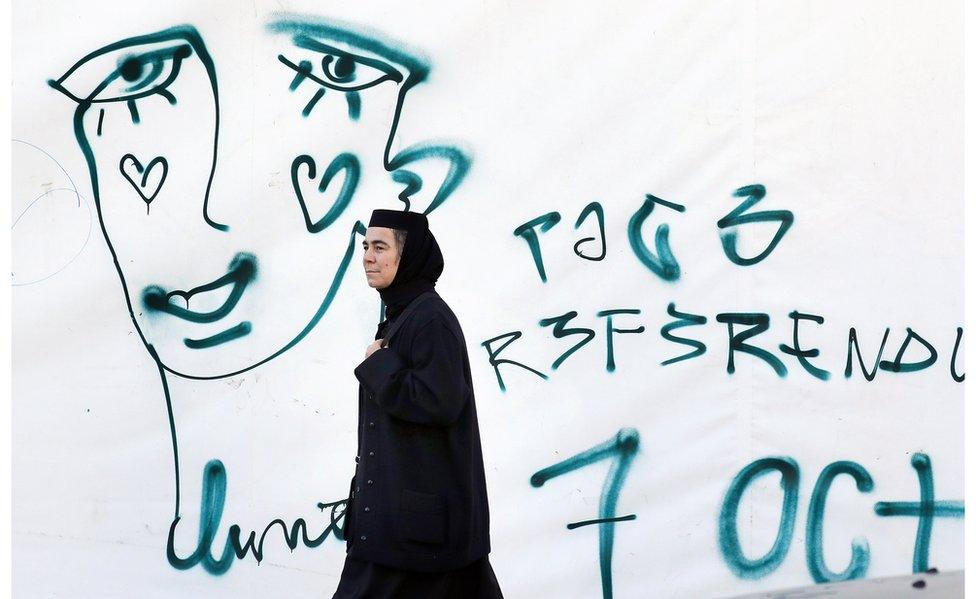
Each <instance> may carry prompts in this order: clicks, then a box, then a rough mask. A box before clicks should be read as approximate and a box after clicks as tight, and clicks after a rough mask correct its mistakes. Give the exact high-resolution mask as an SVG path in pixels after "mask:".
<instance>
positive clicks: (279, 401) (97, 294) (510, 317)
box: [11, 0, 965, 598]
mask: <svg viewBox="0 0 976 599" xmlns="http://www.w3.org/2000/svg"><path fill="white" fill-rule="evenodd" d="M13 33H14V39H13V50H14V60H13V66H14V80H13V94H14V104H13V110H14V113H13V137H14V140H13V142H12V144H13V160H14V163H13V175H14V176H13V199H12V206H11V215H12V225H13V228H12V239H13V272H12V278H11V280H12V284H13V285H14V286H15V287H14V289H13V373H14V380H13V391H14V394H13V423H14V438H13V457H14V462H13V467H14V488H13V509H14V519H13V543H14V571H13V575H14V591H15V594H16V596H18V597H99V598H114V597H133V596H139V597H147V598H156V597H203V596H206V597H213V598H217V597H242V596H247V597H287V596H303V597H306V596H307V597H313V596H314V597H331V594H332V592H333V590H334V589H335V586H336V583H337V581H338V576H339V573H340V570H341V567H342V561H343V558H344V545H343V543H342V542H340V541H339V540H338V539H337V538H336V537H335V535H334V534H332V532H329V534H327V535H326V536H325V537H324V540H322V542H321V544H318V545H317V546H315V547H309V546H307V545H309V544H311V545H315V541H316V540H318V537H319V536H320V535H322V534H323V533H324V532H325V531H329V528H328V527H329V526H330V523H333V520H335V519H336V518H335V516H337V515H338V514H339V513H341V507H342V506H341V504H337V505H335V507H336V508H337V511H333V509H332V507H330V506H326V507H325V508H324V509H320V508H319V507H318V506H317V504H318V503H323V504H335V502H339V501H341V500H343V499H344V498H345V495H346V492H347V490H348V481H349V477H350V476H351V475H352V472H353V468H354V463H353V457H354V455H355V451H356V446H355V445H356V424H357V423H356V389H357V383H356V380H355V378H354V376H353V374H352V371H353V368H354V367H355V366H356V365H357V364H358V363H359V361H360V360H361V357H362V355H363V352H364V351H365V348H366V346H367V345H368V344H369V343H370V341H371V340H372V337H373V333H374V332H375V326H376V323H377V321H378V317H379V314H380V302H379V299H378V297H377V294H376V293H375V291H373V290H371V289H369V288H368V287H367V286H366V284H365V280H364V277H363V273H362V267H361V264H360V250H359V248H358V244H359V242H360V241H361V239H362V232H361V231H362V230H361V229H360V228H358V227H357V222H358V223H364V222H366V221H367V219H368V217H369V213H370V211H371V210H372V209H373V208H377V207H387V208H398V207H399V208H403V207H404V203H403V201H402V200H401V199H399V198H400V197H403V198H407V199H409V202H410V207H411V208H412V209H414V210H430V214H429V218H430V222H431V228H432V230H433V231H434V233H435V235H436V236H437V239H438V241H439V243H440V246H441V248H442V250H443V252H444V255H445V261H446V268H445V271H444V274H443V276H442V278H441V280H440V281H439V282H438V285H437V289H438V291H439V292H440V293H441V295H442V296H443V297H444V298H445V299H446V300H447V302H448V303H449V304H450V305H451V307H452V308H453V309H454V311H455V313H456V314H457V315H458V318H459V320H460V322H461V323H462V326H463V327H464V332H465V336H466V341H467V349H468V352H469V355H470V358H471V366H472V372H473V377H474V379H475V389H476V397H477V407H478V414H479V420H480V426H481V435H482V442H483V447H484V455H485V466H486V472H487V483H488V490H489V495H490V501H491V533H492V553H491V561H492V563H493V565H494V568H495V571H496V574H497V576H498V579H499V581H500V584H501V586H502V589H503V591H504V592H505V596H506V597H513V598H519V597H524V598H536V597H601V596H604V597H608V596H609V595H610V591H611V587H612V595H613V596H614V597H618V598H640V597H708V596H725V595H736V594H747V593H754V592H761V591H768V590H772V589H779V588H786V587H797V586H803V585H807V584H811V583H814V582H818V581H824V580H831V579H833V578H845V577H866V578H877V577H886V576H895V575H908V574H911V573H912V572H913V570H924V569H927V568H930V567H937V568H938V569H940V570H942V571H946V570H955V569H960V568H962V566H963V521H962V519H961V512H962V510H963V502H962V500H963V420H962V415H963V384H962V383H960V382H957V380H956V378H960V377H961V375H962V374H963V373H964V372H965V367H964V356H963V352H962V348H961V345H960V349H959V352H958V354H959V355H954V354H955V353H956V352H954V347H955V346H956V345H957V341H958V339H959V337H960V335H962V334H963V333H962V331H961V329H959V327H962V325H963V273H964V270H963V259H962V248H963V224H962V216H963V188H962V159H963V140H962V135H963V134H962V123H963V93H962V41H963V36H962V3H961V2H931V3H918V2H890V1H883V2H882V1H877V2H850V1H843V2H841V1H827V2H801V1H787V2H782V1H751V2H744V1H743V2H652V1H640V2H636V1H635V2H627V3H623V2H621V3H613V4H610V3H598V2H555V1H550V2H532V3H511V2H501V1H496V2H484V3H476V2H464V3H462V2H409V3H405V2H397V3H393V2H390V3H349V2H333V1H316V2H311V1H289V2H269V1H265V0H256V1H253V2H246V3H245V2H233V1H220V2H218V1H210V2H184V1H171V2H115V1H109V0H106V1H104V2H94V3H93V2H89V3H73V2H66V1H65V2H53V1H49V0H35V1H31V2H27V1H18V2H16V3H15V7H14V22H13ZM329 56H331V58H326V57H329ZM303 65H306V66H303ZM296 68H297V70H296ZM426 71H429V72H427V73H426V76H425V77H422V76H421V75H423V74H425V72H426ZM50 81H53V82H54V83H53V85H52V84H51V83H49V82H50ZM321 90H324V93H320V91H321ZM218 117H219V127H217V118H218ZM215 140H216V141H215ZM387 144H389V147H387ZM330 166H331V169H330ZM418 183H420V188H419V190H417V189H416V187H417V184H418ZM737 190H741V191H739V192H738V194H737ZM763 192H764V197H762V198H761V199H759V198H760V197H761V196H763ZM594 203H596V204H594ZM303 208H304V210H305V212H304V213H303ZM750 215H758V216H750ZM581 217H582V218H581ZM531 222H534V223H535V224H534V225H532V224H530V225H528V226H522V225H526V223H531ZM574 225H576V226H574ZM662 225H665V226H664V227H662ZM517 229H518V230H519V231H520V234H516V233H515V231H516V230H517ZM781 232H782V235H780V233H781ZM581 240H584V241H582V242H581ZM601 240H603V241H601ZM530 242H532V243H530ZM533 243H535V244H537V245H535V246H534V245H533ZM723 244H724V245H723ZM533 248H535V249H536V250H537V257H538V260H536V259H534V256H533ZM574 248H575V250H574ZM766 250H769V251H768V252H767V251H766ZM347 252H349V253H347ZM760 258H761V259H760ZM543 272H544V277H543ZM543 278H544V279H545V280H543ZM208 285H209V286H208ZM200 287H202V289H199V288H200ZM180 290H182V292H184V293H185V294H188V293H189V292H190V291H193V297H192V299H190V300H188V301H184V299H182V298H181V297H180V296H179V295H174V294H172V293H171V292H173V291H180ZM164 293H168V294H169V295H170V298H169V300H166V299H165V295H163V294H164ZM160 298H163V300H160ZM670 304H673V307H672V308H671V311H670V312H669V305H670ZM173 306H176V307H175V308H174V307H173ZM180 306H182V311H181V309H180ZM187 308H189V311H187ZM791 313H795V315H794V317H791ZM675 314H677V315H678V316H675ZM682 315H684V316H682ZM767 319H768V329H767V330H765V331H762V330H761V329H762V328H763V327H762V325H763V324H764V323H765V322H766V320H767ZM820 319H822V321H820ZM675 323H678V324H684V325H685V326H682V327H677V328H675V327H672V326H669V325H672V324H675ZM794 324H796V331H797V332H796V339H797V340H798V343H796V342H795V341H794ZM665 327H667V328H665ZM852 328H853V329H855V330H856V335H857V340H858V347H859V348H860V352H861V355H862V357H863V360H864V367H865V368H866V370H867V372H868V374H869V376H871V373H872V372H874V373H875V375H874V376H872V378H873V380H867V377H866V376H865V375H864V374H863V372H862V368H861V366H860V364H859V361H858V354H857V353H856V352H854V354H853V356H851V357H849V354H850V345H849V337H850V335H851V329H852ZM662 329H664V330H663V331H662ZM909 329H910V331H911V332H909ZM957 329H958V330H957ZM750 331H751V333H757V334H755V335H753V336H750V334H751V333H750ZM886 332H887V338H886V341H885V342H884V345H883V347H882V339H883V338H884V337H885V334H886ZM515 333H518V335H516V334H515ZM554 333H556V334H554ZM676 338H683V339H687V340H691V341H689V342H685V343H680V342H679V341H675V339H676ZM506 341H510V343H509V344H508V345H505V343H506ZM581 343H582V345H580V346H579V347H578V349H576V350H575V351H572V352H571V353H568V355H567V353H566V352H569V351H570V350H571V349H572V348H573V347H574V346H576V345H577V344H581ZM696 343H697V344H698V345H695V344H696ZM503 346H504V347H503ZM903 346H904V350H903V351H900V350H902V348H903ZM730 348H731V350H730ZM752 348H759V349H758V350H755V349H752ZM879 348H881V351H880V361H881V365H880V366H878V365H877V361H878V359H879V358H878V356H879ZM701 349H704V352H703V353H702V352H701ZM814 349H816V350H819V353H818V354H817V355H813V354H810V353H807V352H808V350H814ZM798 350H799V351H798ZM692 352H694V353H695V354H697V355H692V356H690V357H688V358H686V359H683V360H680V361H676V362H671V363H669V364H667V365H662V362H666V361H669V360H671V359H673V358H676V357H679V356H682V355H687V354H690V353H692ZM797 353H800V354H802V356H797V355H796V354H797ZM561 357H564V358H563V360H562V361H560V362H559V364H558V367H556V368H554V367H553V364H554V363H555V362H556V361H557V360H559V359H560V358H561ZM801 357H802V358H803V360H804V361H806V362H807V363H808V364H809V365H811V366H810V368H809V369H808V368H807V367H804V365H803V364H802V363H801V359H800V358H801ZM850 358H852V363H851V375H850V376H849V377H848V376H845V366H846V365H847V364H848V360H849V359H850ZM953 358H955V361H953ZM933 360H934V361H933ZM730 366H731V367H730ZM530 369H531V370H530ZM733 369H734V372H731V373H730V372H729V371H730V370H733ZM818 369H819V370H818ZM533 371H535V372H533ZM778 371H779V372H778ZM824 372H826V373H827V375H826V376H828V378H826V380H823V379H822V378H820V376H817V375H818V374H819V375H821V376H825V375H824V374H823V373H824ZM543 376H544V377H545V378H543ZM502 384H503V385H504V387H505V389H504V391H503V390H502V388H501V386H502ZM175 448H178V457H177V456H176V455H175V454H174V449H175ZM593 448H597V449H596V451H595V452H591V453H589V454H587V453H585V452H587V450H590V449H593ZM213 460H217V461H216V462H212V461H213ZM208 463H210V464H211V465H213V466H214V467H213V468H211V469H210V470H208V471H207V472H209V475H210V478H209V479H208V483H207V485H204V475H205V466H206V465H207V464H208ZM557 465H558V467H557V468H555V469H551V470H546V469H547V468H548V467H550V466H557ZM177 469H178V472H179V475H180V479H179V481H178V483H177V481H176V480H175V476H176V471H177ZM534 474H538V476H536V477H535V479H533V480H534V482H536V483H540V482H544V484H541V486H534V485H533V484H530V479H532V477H533V475H534ZM831 476H834V478H833V479H831V478H830V477H831ZM818 477H820V478H821V480H820V484H819V485H818ZM831 483H832V484H831ZM930 483H931V485H930ZM221 491H223V492H221ZM828 491H829V492H828ZM202 495H207V496H208V497H209V499H210V501H209V502H208V503H207V504H206V505H203V507H201V496H202ZM201 509H203V510H204V516H205V519H206V522H204V524H203V525H201ZM176 515H178V516H179V517H180V520H179V522H178V524H177V525H176V527H175V529H173V530H174V532H172V534H171V524H172V523H173V521H174V516H176ZM630 516H633V518H629V517H630ZM621 517H628V518H627V519H623V520H620V521H617V522H615V523H607V522H605V523H592V524H588V525H581V526H578V527H573V528H568V526H567V525H569V524H573V523H581V522H584V521H588V520H596V519H601V518H604V519H605V518H621ZM299 518H301V519H303V520H304V521H305V522H306V523H307V532H308V538H309V541H310V542H309V543H306V542H304V539H303V538H302V537H301V531H300V530H299V531H297V533H298V536H297V537H293V538H294V540H295V541H297V544H296V547H295V548H294V550H291V549H290V548H289V546H288V544H287V543H286V538H285V535H283V532H282V530H283V527H285V528H287V529H288V532H289V533H291V532H292V528H293V524H294V523H295V522H296V521H297V520H298V519H299ZM276 519H280V520H281V521H282V522H283V524H282V525H278V524H270V523H272V522H274V521H275V520H276ZM208 523H209V525H210V528H211V529H208V526H207V524H208ZM232 527H236V528H232ZM266 530H267V531H268V532H267V534H266V537H265V541H264V544H263V546H262V547H261V549H262V552H261V553H262V555H261V557H262V559H261V560H260V563H259V562H258V560H257V559H256V558H255V555H254V553H253V551H249V550H248V549H247V548H244V550H242V557H240V558H238V556H237V555H236V554H234V546H233V544H231V545H230V546H228V544H227V543H228V535H230V537H231V538H232V540H238V539H239V543H240V544H242V545H243V544H246V542H247V538H248V535H249V534H250V533H251V531H255V532H256V536H257V538H258V539H260V537H261V535H262V533H263V532H264V531H266ZM601 535H602V536H603V539H602V546H601ZM777 537H778V538H777ZM201 539H203V540H204V542H202V543H201ZM210 539H212V543H210V542H207V541H209V540H210ZM168 541H171V546H172V552H171V554H170V555H168V554H167V545H168ZM257 544H258V543H257V541H255V543H254V546H252V549H254V548H256V547H257ZM852 544H853V545H852ZM200 545H203V548H202V550H198V546H200ZM208 545H209V547H207V546H208ZM227 547H230V549H229V551H230V553H225V551H228V549H226V548H227ZM207 549H209V551H210V555H211V557H204V551H205V550H207ZM222 556H229V557H227V558H226V559H223V560H222V559H221V558H222ZM852 556H853V557H852ZM849 565H850V569H849V570H847V571H846V572H845V569H847V568H848V567H849Z"/></svg>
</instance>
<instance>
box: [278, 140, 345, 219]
mask: <svg viewBox="0 0 976 599" xmlns="http://www.w3.org/2000/svg"><path fill="white" fill-rule="evenodd" d="M303 164H304V165H305V166H306V167H308V174H307V177H308V179H310V180H314V179H315V176H316V175H315V159H314V158H312V157H311V156H309V155H308V154H302V155H301V156H298V157H296V158H295V160H293V161H292V163H291V184H292V186H293V187H294V188H295V195H296V196H297V197H298V205H299V207H301V209H302V215H303V216H304V217H305V228H306V229H308V232H309V233H318V232H319V231H322V230H324V229H325V228H326V227H328V226H329V225H331V224H332V223H333V222H335V220H336V219H337V218H339V216H340V215H342V213H343V211H344V210H345V209H346V206H348V205H349V201H350V200H351V199H352V194H353V193H355V191H356V185H357V184H358V183H359V159H357V158H356V157H355V156H353V155H352V154H350V153H348V152H345V153H342V154H339V155H338V156H336V157H335V158H333V159H332V162H331V163H330V164H329V168H327V169H325V173H323V174H322V180H321V181H319V186H318V191H319V193H325V190H327V189H328V188H329V184H330V183H331V182H332V179H334V178H335V176H336V175H338V174H339V171H345V172H346V176H345V179H344V180H343V182H342V189H340V190H339V195H338V196H337V197H336V199H335V202H333V204H332V207H331V208H329V210H328V212H326V213H325V215H324V216H323V217H322V218H320V219H319V220H317V221H315V222H314V223H313V222H312V217H311V216H310V215H309V213H308V205H307V204H306V203H305V197H304V196H303V195H302V187H301V184H300V183H299V180H298V168H299V167H300V166H302V165H303Z"/></svg>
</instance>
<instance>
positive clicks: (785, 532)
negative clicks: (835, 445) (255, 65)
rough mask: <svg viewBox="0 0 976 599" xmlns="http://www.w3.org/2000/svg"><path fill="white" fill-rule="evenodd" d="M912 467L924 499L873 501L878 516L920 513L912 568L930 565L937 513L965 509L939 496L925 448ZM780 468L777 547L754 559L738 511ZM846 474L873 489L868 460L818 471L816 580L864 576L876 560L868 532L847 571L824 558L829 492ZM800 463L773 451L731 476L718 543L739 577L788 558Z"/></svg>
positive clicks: (810, 527) (813, 501) (855, 545)
mask: <svg viewBox="0 0 976 599" xmlns="http://www.w3.org/2000/svg"><path fill="white" fill-rule="evenodd" d="M911 464H912V468H914V469H915V471H916V472H917V473H918V481H919V489H920V491H919V492H920V495H921V498H920V501H917V502H898V501H879V502H876V503H875V504H874V513H875V514H876V515H878V516H882V517H886V516H911V517H916V518H918V531H917V533H916V536H915V550H914V555H913V558H912V572H913V573H918V572H925V571H926V570H928V555H929V541H930V539H931V536H932V522H933V519H934V518H936V517H942V518H962V517H963V515H964V513H965V507H964V502H962V501H936V500H935V491H934V485H933V481H932V462H931V460H930V458H929V457H928V456H927V455H925V454H924V453H916V454H915V455H913V456H912V459H911ZM772 471H778V472H779V473H780V477H781V480H780V485H781V486H782V488H783V502H782V506H781V513H780V520H779V529H778V531H777V534H776V540H775V541H773V544H772V547H770V549H769V551H767V552H766V554H765V555H763V556H762V557H761V558H759V559H755V560H752V559H749V558H747V557H746V556H745V554H744V553H743V552H742V546H741V543H740V541H739V533H738V525H737V523H736V517H737V515H738V511H739V502H740V500H741V499H742V495H743V493H744V492H745V490H746V489H747V488H748V487H749V485H750V484H751V483H752V482H753V481H755V480H756V479H757V478H758V477H760V476H762V475H763V474H765V473H766V472H772ZM841 474H846V475H848V476H850V477H851V478H853V479H854V483H855V485H856V486H857V490H858V491H859V492H861V493H870V492H871V491H872V490H873V489H874V480H873V479H872V478H871V475H870V474H869V473H868V471H867V470H866V469H865V468H864V466H862V465H860V464H858V463H856V462H851V461H846V460H845V461H838V462H833V463H831V464H829V465H827V466H826V467H825V468H824V469H823V470H822V471H821V472H820V476H818V477H817V482H816V484H815V485H814V487H813V492H812V494H811V497H810V507H809V509H808V512H807V528H806V561H807V568H808V569H809V571H810V577H811V578H812V579H813V581H814V582H818V583H820V582H840V581H844V580H853V579H855V578H863V577H865V575H866V574H867V571H868V567H869V565H870V562H871V551H870V549H869V547H868V542H867V540H866V539H864V538H856V539H854V540H853V541H852V542H851V559H850V562H849V563H848V566H847V568H845V569H844V571H842V572H831V571H830V570H829V569H828V568H827V566H826V564H825V563H824V557H823V525H824V517H825V516H824V511H825V510H824V507H825V505H826V502H827V492H828V491H829V490H830V487H831V484H832V483H833V481H834V479H835V478H837V477H838V476H839V475H841ZM799 484H800V467H799V465H798V464H797V463H796V461H795V460H793V459H792V458H789V457H768V458H761V459H759V460H756V461H754V462H752V463H751V464H749V465H748V466H746V467H745V468H743V469H742V470H740V471H739V473H738V474H736V475H735V477H734V478H733V479H732V484H731V485H730V486H729V489H728V491H726V493H725V497H724V498H723V500H722V507H721V510H720V513H719V517H718V547H719V551H720V553H721V555H722V558H723V559H724V560H725V563H726V565H727V566H728V567H729V569H730V570H731V571H732V572H733V573H734V574H735V575H736V576H738V577H740V578H745V579H759V578H762V577H764V576H767V575H769V574H770V573H771V572H773V571H774V570H776V569H777V568H778V567H779V566H780V565H781V564H782V563H783V561H784V560H785V559H786V556H787V553H788V552H789V548H790V544H791V541H792V538H793V528H794V525H795V523H796V517H797V514H796V512H797V505H798V499H799Z"/></svg>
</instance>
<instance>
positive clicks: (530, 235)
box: [513, 184, 793, 283]
mask: <svg viewBox="0 0 976 599" xmlns="http://www.w3.org/2000/svg"><path fill="white" fill-rule="evenodd" d="M732 195H733V197H745V198H746V200H745V201H743V202H742V203H741V204H739V206H737V207H736V208H735V209H734V210H733V211H732V212H730V213H728V214H727V215H725V216H724V217H722V218H721V219H719V221H718V223H717V226H718V229H719V231H722V232H721V233H720V234H719V237H720V239H721V242H722V250H723V251H724V252H725V255H726V257H728V259H729V261H731V262H732V263H733V264H736V265H738V266H752V265H754V264H758V263H759V262H762V261H763V260H765V259H766V258H767V257H769V255H770V254H771V253H772V252H773V250H774V249H776V246H777V245H778V244H779V242H780V241H782V239H783V236H784V235H786V232H787V231H788V230H789V229H790V227H791V226H792V225H793V213H792V212H790V211H789V210H766V211H762V212H752V213H748V214H746V211H747V210H749V208H751V207H753V206H754V205H756V204H757V203H758V202H759V201H760V200H762V199H763V198H764V197H766V187H765V186H763V185H760V184H756V185H747V186H745V187H740V188H739V189H736V190H735V191H734V192H733V193H732ZM644 198H645V199H644V202H643V203H642V204H641V205H640V207H638V208H637V210H636V211H635V212H634V214H633V215H632V216H631V217H630V221H629V222H628V224H627V240H628V242H629V243H630V249H631V251H632V252H633V253H634V256H635V257H636V258H637V260H638V261H639V262H640V263H641V264H642V265H643V266H645V267H646V268H647V269H648V270H649V271H651V272H652V273H653V274H654V275H656V276H657V277H658V278H660V279H661V280H662V281H667V282H674V281H677V280H678V279H679V278H681V267H680V266H679V265H678V259H677V258H676V257H675V255H674V252H673V251H672V249H671V242H670V226H669V225H668V224H667V223H661V224H659V225H658V227H657V229H656V231H655V233H654V249H655V251H656V252H657V254H656V255H655V254H654V253H652V252H651V250H650V249H649V248H648V247H647V243H646V242H645V241H644V237H643V234H642V232H641V230H642V228H643V226H644V223H645V222H646V221H647V219H648V217H650V216H651V214H652V213H653V212H654V207H655V206H663V207H665V208H668V209H670V210H674V211H675V212H679V213H682V212H685V210H686V208H685V206H683V205H682V204H678V203H676V202H670V201H668V200H663V199H661V198H659V197H657V196H654V195H652V194H645V196H644ZM591 213H593V214H596V216H597V226H598V227H599V230H600V246H601V251H600V254H599V256H587V255H585V254H583V253H582V252H581V251H580V249H579V248H580V246H581V245H582V244H584V243H587V242H590V241H594V240H595V239H596V238H595V237H584V238H582V239H580V240H578V241H577V242H576V243H575V244H574V245H573V252H574V253H575V254H576V255H577V256H579V257H580V258H583V259H584V260H594V261H599V260H603V258H604V257H605V256H606V251H607V238H606V230H605V228H604V218H603V206H602V205H601V204H600V202H591V203H590V204H587V205H586V207H584V208H583V210H582V211H581V212H580V214H579V217H578V218H577V219H576V224H575V225H574V227H573V228H574V229H579V227H580V225H581V224H582V223H583V221H585V220H586V217H587V216H589V215H590V214H591ZM561 218H562V217H561V215H560V213H559V212H549V213H547V214H543V215H541V216H537V217H535V218H533V219H531V220H528V221H526V222H524V223H522V224H521V225H519V226H518V227H516V228H515V230H514V231H513V233H514V235H515V236H516V237H521V238H523V239H524V240H525V242H526V243H527V244H528V246H529V252H530V253H531V255H532V261H533V263H534V264H535V268H536V272H537V273H538V274H539V279H541V280H542V282H543V283H545V282H547V281H548V278H547V277H546V268H545V263H544V260H543V257H542V246H541V243H540V241H539V233H545V232H546V231H548V230H550V229H552V228H553V227H554V226H556V224H557V223H559V221H560V220H561ZM770 221H773V222H779V223H780V226H779V229H778V230H777V231H776V233H775V235H773V238H772V239H771V240H770V242H769V243H768V244H767V246H766V248H765V249H763V250H762V251H761V252H760V253H759V254H757V255H756V256H753V257H752V258H743V257H741V256H740V255H739V253H738V251H737V249H736V244H737V239H738V233H737V232H736V231H735V230H731V231H725V229H729V228H733V227H738V226H740V225H745V224H749V223H762V222H770ZM536 228H538V233H537V232H536Z"/></svg>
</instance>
